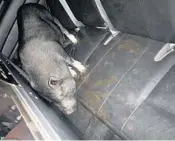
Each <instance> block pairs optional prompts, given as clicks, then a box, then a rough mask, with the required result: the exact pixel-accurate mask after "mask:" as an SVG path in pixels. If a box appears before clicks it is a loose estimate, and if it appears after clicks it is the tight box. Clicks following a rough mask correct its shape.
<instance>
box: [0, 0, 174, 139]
mask: <svg viewBox="0 0 175 141" xmlns="http://www.w3.org/2000/svg"><path fill="white" fill-rule="evenodd" d="M25 3H39V4H41V5H44V6H45V7H46V8H47V9H48V10H49V11H50V12H51V14H52V15H53V16H54V17H55V18H57V20H59V21H60V23H61V24H62V26H63V27H64V28H65V29H67V30H68V31H69V32H70V33H71V34H72V35H74V36H75V38H76V39H77V43H75V44H74V43H71V44H69V45H67V46H66V47H65V48H64V49H65V51H66V52H67V53H68V54H69V55H70V56H72V57H74V58H75V59H76V60H78V61H80V62H82V63H83V64H84V65H85V66H86V67H87V71H86V73H85V74H84V75H83V76H81V78H79V79H78V80H76V84H77V91H76V96H77V102H78V104H77V108H76V111H75V112H74V113H73V114H71V115H64V114H63V113H62V112H60V111H59V109H57V108H56V107H55V106H54V105H52V104H51V103H49V102H48V101H47V100H45V99H44V98H42V97H41V96H39V95H38V93H37V92H36V91H34V90H33V89H32V88H31V87H30V85H29V82H28V77H27V76H26V74H25V73H24V71H23V70H22V69H21V67H20V64H19V60H18V57H17V50H18V26H17V21H16V14H17V11H18V9H19V7H20V6H21V5H23V4H25ZM173 5H174V6H175V1H174V0H149V1H148V0H0V49H1V53H0V74H1V75H0V90H1V95H0V103H2V104H1V105H2V106H0V107H1V108H0V121H1V123H2V122H3V123H4V122H7V121H6V120H7V118H8V121H9V122H13V125H12V126H10V127H9V124H8V129H7V124H3V126H5V127H6V128H5V129H4V128H3V129H4V130H5V131H4V132H5V133H4V134H3V135H1V137H3V136H6V135H7V133H8V132H10V130H13V128H15V126H17V125H18V122H14V121H16V120H15V118H16V117H18V116H19V115H21V116H22V119H23V120H24V122H25V124H26V126H27V128H28V129H29V131H30V133H31V135H32V136H33V139H38V140H46V139H50V140H55V139H60V140H78V139H81V140H127V139H129V140H158V139H159V140H169V139H175V134H174V132H175V119H173V117H174V116H175V65H174V64H175V54H174V48H173V47H174V46H175V45H174V42H175V14H174V12H175V9H174V6H173ZM11 105H16V107H17V109H18V111H17V110H16V111H15V112H13V114H12V115H10V114H7V113H9V110H8V108H7V107H9V106H11ZM6 109H7V110H6ZM11 113H12V112H11ZM7 115H8V116H7ZM9 122H8V123H9ZM1 126H2V125H1ZM0 128H2V127H0ZM1 130H2V129H1ZM1 134H2V133H1Z"/></svg>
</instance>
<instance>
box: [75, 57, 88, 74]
mask: <svg viewBox="0 0 175 141" xmlns="http://www.w3.org/2000/svg"><path fill="white" fill-rule="evenodd" d="M73 66H74V67H75V68H76V69H77V70H78V71H79V72H80V73H85V72H86V67H85V66H84V65H82V64H81V62H79V61H76V60H75V61H74V62H73Z"/></svg>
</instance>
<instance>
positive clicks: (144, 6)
mask: <svg viewBox="0 0 175 141" xmlns="http://www.w3.org/2000/svg"><path fill="white" fill-rule="evenodd" d="M48 2H50V3H51V2H52V4H50V6H51V7H52V8H53V11H54V12H53V14H54V15H60V13H59V12H61V11H62V10H59V8H57V7H58V5H59V4H57V3H58V1H57V0H48ZM67 2H68V4H69V6H70V7H71V9H72V11H73V13H74V14H75V16H76V17H77V19H79V20H80V21H82V22H83V23H84V24H85V25H88V26H93V27H96V26H103V23H104V22H103V20H102V19H101V16H100V14H99V12H98V10H97V7H96V5H95V4H94V0H84V1H81V0H67ZM101 2H102V4H103V7H104V9H105V10H106V13H107V15H108V16H109V19H110V20H111V22H112V24H113V25H114V27H115V29H116V30H119V31H123V32H127V33H132V34H136V35H140V36H145V37H149V38H152V39H155V40H160V41H164V42H175V37H174V35H175V15H174V13H175V10H174V6H175V1H173V0H151V1H150V0H149V1H148V0H132V1H131V0H101ZM56 9H57V11H56ZM64 18H65V17H64ZM63 21H64V23H66V20H63Z"/></svg>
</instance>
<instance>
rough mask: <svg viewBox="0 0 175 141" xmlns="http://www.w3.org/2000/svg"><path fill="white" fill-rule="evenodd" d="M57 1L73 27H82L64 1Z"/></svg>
mask: <svg viewBox="0 0 175 141" xmlns="http://www.w3.org/2000/svg"><path fill="white" fill-rule="evenodd" d="M59 1H60V3H61V5H62V6H63V8H64V10H65V11H66V13H67V14H68V16H69V18H70V19H71V20H72V22H73V23H74V25H75V26H77V27H82V26H84V25H83V24H82V23H81V22H80V21H78V20H77V19H76V17H75V16H74V14H73V12H72V11H71V9H70V7H69V5H68V4H67V2H66V0H59Z"/></svg>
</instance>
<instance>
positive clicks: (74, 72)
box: [68, 66, 77, 77]
mask: <svg viewBox="0 0 175 141" xmlns="http://www.w3.org/2000/svg"><path fill="white" fill-rule="evenodd" d="M68 68H69V71H70V73H71V75H72V76H73V77H77V73H76V71H75V70H73V69H72V67H70V66H69V67H68Z"/></svg>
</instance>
